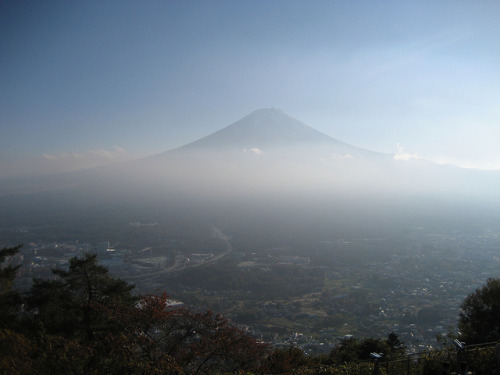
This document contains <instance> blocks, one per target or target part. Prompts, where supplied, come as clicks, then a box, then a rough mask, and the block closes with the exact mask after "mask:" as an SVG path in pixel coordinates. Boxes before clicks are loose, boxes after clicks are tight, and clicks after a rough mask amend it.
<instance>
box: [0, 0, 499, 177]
mask: <svg viewBox="0 0 500 375" xmlns="http://www.w3.org/2000/svg"><path fill="white" fill-rule="evenodd" d="M499 19H500V3H498V2H496V1H481V2H474V1H413V2H410V1H314V2H309V1H278V0H274V1H174V0H172V1H126V0H123V1H118V0H116V1H74V2H73V1H47V2H41V1H22V2H21V1H4V2H1V3H0V82H1V85H0V176H1V175H8V174H23V173H31V172H33V168H34V166H36V168H35V169H37V170H38V171H40V168H45V167H47V166H48V165H49V164H50V163H56V164H57V163H59V164H57V165H58V166H57V167H54V168H55V169H53V171H57V170H58V169H57V168H59V169H61V170H62V169H65V168H66V169H68V168H73V169H75V168H77V167H85V166H91V165H97V164H100V163H103V162H106V161H112V160H122V159H126V158H131V157H137V156H144V155H148V154H152V153H156V152H162V151H166V150H168V149H172V148H175V147H178V146H181V145H183V144H185V143H188V142H191V141H193V140H196V139H197V138H200V137H202V136H204V135H207V134H210V133H211V132H213V131H216V130H218V129H220V128H222V127H224V126H227V125H229V124H230V123H232V122H234V121H237V120H238V119H240V118H241V117H243V116H245V115H246V114H248V113H249V112H251V111H253V110H255V109H259V108H266V107H276V108H279V109H281V110H283V111H284V112H285V113H287V114H289V115H291V116H292V117H295V118H297V119H299V120H301V121H302V122H304V123H306V124H308V125H310V126H312V127H314V128H316V129H318V130H320V131H322V132H324V133H326V134H328V135H330V136H332V137H334V138H337V139H340V140H342V141H345V142H348V143H351V144H354V145H357V146H361V147H365V148H368V149H372V150H375V151H380V152H385V153H396V152H403V153H405V154H411V155H415V156H418V157H421V158H427V159H430V160H433V161H436V162H451V163H455V164H458V165H462V166H469V167H479V168H500V147H498V145H497V144H498V141H499V140H500V123H499V119H500V74H499V73H500V44H499V42H498V41H499V40H500V23H499V22H498V20H499ZM398 150H399V151H398ZM34 160H38V162H40V163H42V162H43V167H42V164H36V163H35V162H34ZM56 164H54V165H56ZM30 167H31V169H30Z"/></svg>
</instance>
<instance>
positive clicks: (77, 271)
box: [27, 254, 137, 340]
mask: <svg viewBox="0 0 500 375" xmlns="http://www.w3.org/2000/svg"><path fill="white" fill-rule="evenodd" d="M53 273H54V274H55V275H56V276H57V278H56V279H55V280H40V279H35V280H34V284H33V287H32V289H31V292H30V295H29V297H28V299H27V302H28V304H27V305H28V307H29V309H30V311H31V312H32V313H33V318H34V321H35V322H36V323H40V324H42V325H43V326H44V327H45V329H46V330H47V332H48V333H51V334H59V335H63V336H66V337H77V338H79V339H84V340H92V339H93V338H94V336H95V335H100V334H106V333H109V332H111V331H113V330H114V329H115V330H117V329H119V327H117V326H116V324H114V322H113V321H112V320H110V319H109V318H108V313H107V311H108V309H110V308H112V307H114V306H127V307H132V306H133V305H134V304H135V301H136V300H137V299H136V297H134V296H133V295H132V294H131V291H132V289H133V288H134V286H133V285H129V284H127V283H126V282H124V281H123V280H119V279H114V278H112V277H110V276H109V275H108V269H107V268H106V267H103V266H100V265H98V264H97V256H96V255H94V254H87V255H85V256H84V257H82V258H78V257H74V258H71V260H70V264H69V269H68V270H67V271H66V270H59V269H56V270H53Z"/></svg>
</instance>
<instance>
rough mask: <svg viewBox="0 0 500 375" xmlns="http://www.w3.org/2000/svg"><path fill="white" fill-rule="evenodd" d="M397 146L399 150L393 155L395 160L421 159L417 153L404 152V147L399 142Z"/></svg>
mask: <svg viewBox="0 0 500 375" xmlns="http://www.w3.org/2000/svg"><path fill="white" fill-rule="evenodd" d="M396 148H397V152H396V153H395V154H394V156H393V157H392V158H393V159H394V160H398V161H408V160H414V159H419V156H418V155H417V154H410V153H408V152H404V150H403V147H402V146H401V145H400V144H399V143H398V144H396Z"/></svg>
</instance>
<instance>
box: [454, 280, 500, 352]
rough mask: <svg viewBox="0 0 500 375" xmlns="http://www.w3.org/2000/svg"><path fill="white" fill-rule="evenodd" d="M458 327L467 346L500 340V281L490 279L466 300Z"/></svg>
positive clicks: (463, 303)
mask: <svg viewBox="0 0 500 375" xmlns="http://www.w3.org/2000/svg"><path fill="white" fill-rule="evenodd" d="M458 327H459V329H460V331H461V332H462V337H463V339H464V340H465V342H466V343H467V344H475V343H483V342H489V341H497V340H499V339H500V279H493V278H490V279H488V280H487V281H486V283H485V284H484V285H483V286H482V287H481V288H478V289H476V290H475V291H474V292H473V293H471V294H469V295H468V296H467V297H466V298H465V300H464V301H463V302H462V305H461V312H460V318H459V322H458Z"/></svg>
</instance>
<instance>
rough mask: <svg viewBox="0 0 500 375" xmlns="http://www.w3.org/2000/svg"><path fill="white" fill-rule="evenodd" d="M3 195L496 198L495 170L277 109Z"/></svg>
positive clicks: (14, 185) (14, 186) (12, 186)
mask: <svg viewBox="0 0 500 375" xmlns="http://www.w3.org/2000/svg"><path fill="white" fill-rule="evenodd" d="M1 183H2V185H3V188H2V192H1V193H0V194H2V195H4V196H5V195H10V194H16V193H17V194H18V193H32V192H37V191H43V190H52V189H75V188H82V187H85V188H86V189H91V190H93V191H95V193H96V194H99V193H105V194H109V193H111V192H112V193H111V194H120V193H121V192H122V191H126V192H127V193H132V192H134V191H138V192H139V191H146V192H147V193H145V194H153V193H157V194H160V195H162V194H167V193H168V194H172V193H179V192H183V193H191V194H193V195H195V196H196V197H202V196H204V195H205V194H206V195H208V196H214V195H215V196H219V195H222V196H223V195H225V194H229V195H232V196H234V195H238V194H239V193H242V194H245V195H249V194H250V195H251V194H254V193H258V194H265V193H266V192H267V191H271V192H274V193H279V192H285V191H286V192H295V193H301V192H319V193H321V194H324V193H327V192H331V193H332V194H333V193H335V194H342V193H349V194H357V193H362V194H364V195H366V194H373V193H383V194H391V193H398V194H400V193H408V194H419V195H422V194H445V195H446V196H448V197H450V196H453V195H454V194H457V195H461V196H463V195H470V196H474V197H476V198H478V197H481V198H485V197H489V198H491V199H494V200H497V201H498V200H499V195H498V191H497V190H498V189H497V187H498V186H500V173H498V172H485V171H477V170H465V169H461V168H457V167H452V166H442V165H436V164H433V163H431V162H427V161H423V160H407V161H398V160H395V158H394V157H393V155H389V154H382V153H377V152H374V151H370V150H366V149H363V148H359V147H356V146H353V145H349V144H347V143H344V142H342V141H339V140H337V139H334V138H332V137H330V136H328V135H326V134H323V133H321V132H319V131H317V130H315V129H313V128H311V127H309V126H307V125H305V124H303V123H301V122H300V121H298V120H296V119H294V118H292V117H290V116H288V115H286V114H285V113H283V112H282V111H280V110H277V109H272V108H271V109H260V110H256V111H254V112H252V113H250V114H249V115H247V116H245V117H244V118H242V119H241V120H239V121H237V122H235V123H233V124H231V125H229V126H227V127H225V128H223V129H221V130H219V131H217V132H215V133H212V134H210V135H208V136H206V137H204V138H201V139H199V140H197V141H194V142H192V143H189V144H187V145H185V146H182V147H180V148H177V149H174V150H170V151H166V152H163V153H160V154H156V155H153V156H149V157H146V158H143V159H139V160H135V161H131V162H123V163H117V164H113V165H110V166H105V167H99V168H94V169H89V170H84V171H79V172H73V173H66V174H62V175H58V176H45V177H36V178H26V179H16V180H10V181H3V182H1Z"/></svg>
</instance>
